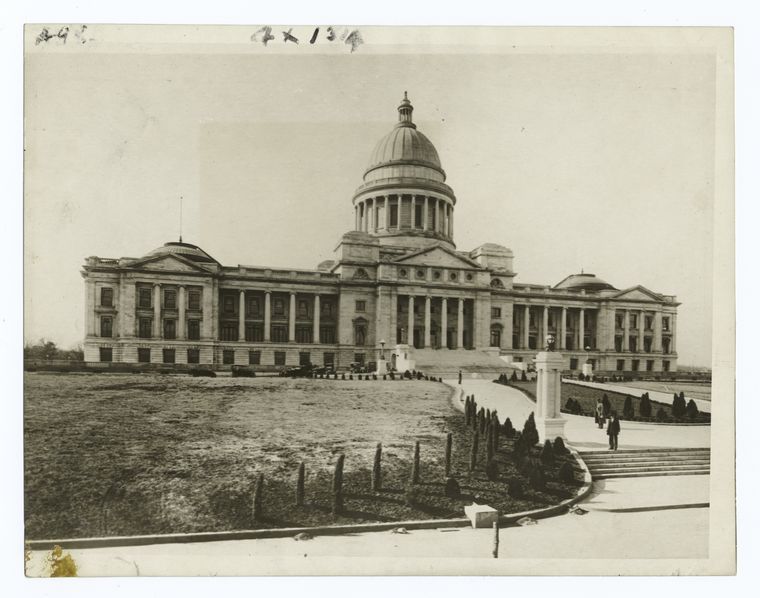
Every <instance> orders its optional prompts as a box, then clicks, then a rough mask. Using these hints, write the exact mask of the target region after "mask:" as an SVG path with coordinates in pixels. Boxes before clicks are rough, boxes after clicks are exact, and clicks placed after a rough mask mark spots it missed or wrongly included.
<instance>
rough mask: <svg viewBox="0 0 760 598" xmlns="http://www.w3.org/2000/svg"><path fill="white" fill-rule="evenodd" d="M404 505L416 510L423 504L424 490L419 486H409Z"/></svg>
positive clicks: (405, 492)
mask: <svg viewBox="0 0 760 598" xmlns="http://www.w3.org/2000/svg"><path fill="white" fill-rule="evenodd" d="M404 504H405V505H406V506H407V507H412V508H416V507H419V506H420V505H421V504H422V490H420V487H419V486H414V485H409V486H407V487H406V490H405V491H404Z"/></svg>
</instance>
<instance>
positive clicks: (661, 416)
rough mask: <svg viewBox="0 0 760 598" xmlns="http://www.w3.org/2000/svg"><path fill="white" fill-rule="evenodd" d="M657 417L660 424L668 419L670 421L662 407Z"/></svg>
mask: <svg viewBox="0 0 760 598" xmlns="http://www.w3.org/2000/svg"><path fill="white" fill-rule="evenodd" d="M656 417H657V421H658V422H664V421H665V420H666V419H668V414H667V413H665V410H664V409H663V408H662V407H660V408H659V409H658V410H657V416H656Z"/></svg>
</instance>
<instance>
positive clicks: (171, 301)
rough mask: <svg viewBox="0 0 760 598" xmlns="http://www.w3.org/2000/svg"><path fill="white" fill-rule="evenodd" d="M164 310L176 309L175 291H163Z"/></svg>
mask: <svg viewBox="0 0 760 598" xmlns="http://www.w3.org/2000/svg"><path fill="white" fill-rule="evenodd" d="M164 309H177V291H175V290H173V289H166V290H165V291H164Z"/></svg>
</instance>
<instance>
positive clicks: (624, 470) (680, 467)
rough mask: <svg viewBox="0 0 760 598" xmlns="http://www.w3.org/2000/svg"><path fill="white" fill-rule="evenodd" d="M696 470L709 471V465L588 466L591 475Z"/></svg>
mask: <svg viewBox="0 0 760 598" xmlns="http://www.w3.org/2000/svg"><path fill="white" fill-rule="evenodd" d="M690 470H693V471H698V470H705V471H708V472H709V471H710V465H709V464H707V465H705V464H700V465H695V464H691V463H684V464H681V465H657V464H647V465H636V466H632V467H599V468H591V467H589V471H590V472H591V475H592V476H594V477H598V476H603V475H606V474H610V473H635V472H642V471H690Z"/></svg>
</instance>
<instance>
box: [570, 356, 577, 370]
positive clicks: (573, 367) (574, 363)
mask: <svg viewBox="0 0 760 598" xmlns="http://www.w3.org/2000/svg"><path fill="white" fill-rule="evenodd" d="M570 369H571V370H577V369H578V359H577V358H575V357H571V358H570Z"/></svg>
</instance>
